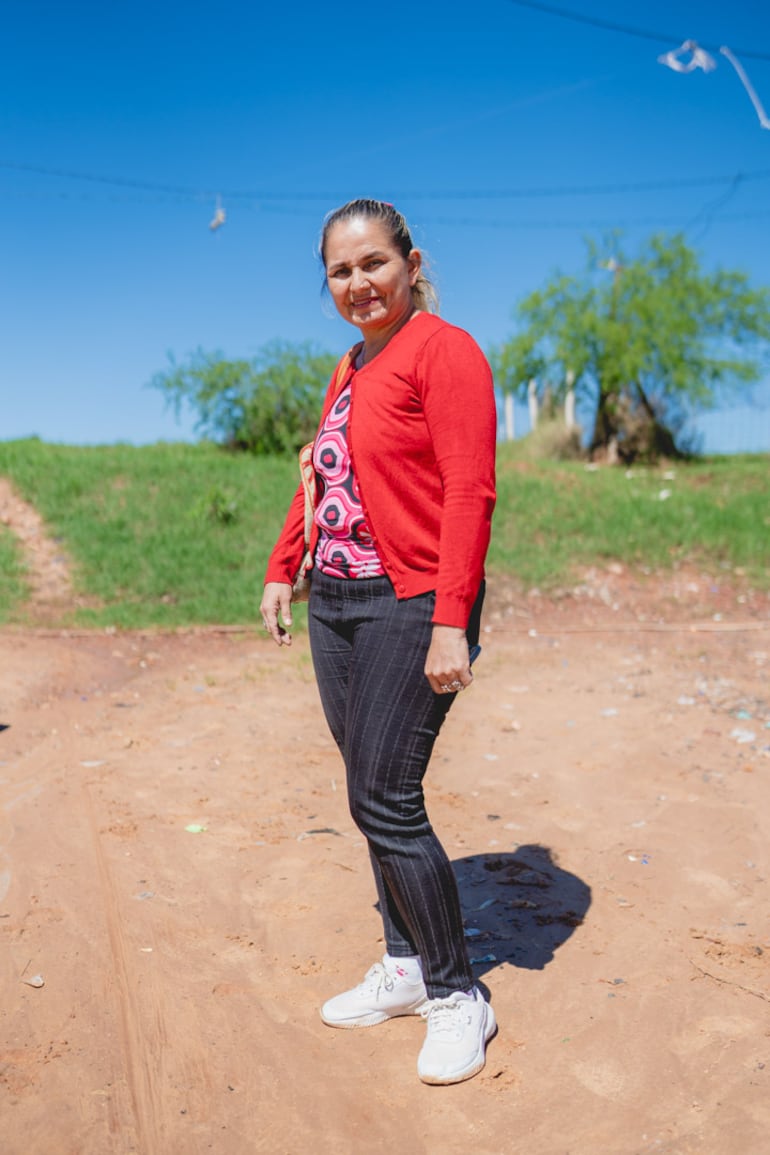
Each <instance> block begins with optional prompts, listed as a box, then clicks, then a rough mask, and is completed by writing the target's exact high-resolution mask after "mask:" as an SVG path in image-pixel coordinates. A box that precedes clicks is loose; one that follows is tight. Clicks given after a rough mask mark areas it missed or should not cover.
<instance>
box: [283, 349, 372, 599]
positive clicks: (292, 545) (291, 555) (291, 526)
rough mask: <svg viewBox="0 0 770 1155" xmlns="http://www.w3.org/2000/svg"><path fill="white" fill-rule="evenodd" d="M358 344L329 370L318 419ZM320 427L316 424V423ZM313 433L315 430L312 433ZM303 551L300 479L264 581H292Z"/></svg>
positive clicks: (314, 537)
mask: <svg viewBox="0 0 770 1155" xmlns="http://www.w3.org/2000/svg"><path fill="white" fill-rule="evenodd" d="M357 349H358V346H357V345H356V346H354V347H353V349H351V350H350V352H349V353H346V354H345V356H344V357H342V358H341V359H340V361H339V362H338V363H337V367H336V369H335V370H334V373H333V374H332V378H331V381H330V382H329V385H328V387H327V390H326V395H325V397H324V405H323V413H322V415H321V422H323V420H324V418H325V417H326V413H327V410H328V408H329V405H330V404H331V401H332V400H333V399H334V397H335V396H336V394H337V392H338V391H339V386H340V385H341V383H342V381H343V380H344V377H345V375H346V373H347V369H348V368H349V367H350V364H351V359H352V357H353V355H354V354H355V352H356V351H357ZM319 428H320V424H319ZM316 436H317V434H316ZM317 540H318V531H317V529H316V527H315V526H313V532H312V536H311V541H310V546H311V551H312V549H314V548H315V544H316V542H317ZM304 555H305V490H304V487H303V485H302V482H301V481H300V483H299V486H298V487H297V489H296V491H295V493H294V497H293V498H292V500H291V505H290V506H289V512H288V513H287V515H286V520H285V521H284V523H283V529H282V530H281V533H280V535H279V537H278V541H277V542H276V543H275V546H274V548H273V552H272V553H271V554H270V558H269V560H268V563H267V570H266V572H265V582H266V583H267V582H287V583H288V584H289V585H292V584H293V582H294V579H295V578H296V576H297V571H298V569H299V567H300V563H301V562H302V558H303V557H304Z"/></svg>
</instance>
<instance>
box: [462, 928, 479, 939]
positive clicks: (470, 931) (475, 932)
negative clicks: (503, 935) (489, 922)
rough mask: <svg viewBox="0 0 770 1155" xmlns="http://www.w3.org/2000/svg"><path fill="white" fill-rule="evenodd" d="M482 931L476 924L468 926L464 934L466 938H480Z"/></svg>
mask: <svg viewBox="0 0 770 1155" xmlns="http://www.w3.org/2000/svg"><path fill="white" fill-rule="evenodd" d="M481 933H482V932H481V931H480V930H479V929H478V927H475V926H466V928H465V930H464V931H463V934H464V935H465V937H466V938H478V936H479V935H480V934H481Z"/></svg>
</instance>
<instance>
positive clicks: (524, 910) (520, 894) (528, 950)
mask: <svg viewBox="0 0 770 1155" xmlns="http://www.w3.org/2000/svg"><path fill="white" fill-rule="evenodd" d="M453 866H454V870H455V874H456V876H457V885H458V887H459V890H460V901H461V904H462V908H463V917H464V921H465V935H466V942H467V945H468V952H469V954H470V957H471V961H472V965H473V971H474V974H475V975H477V976H480V975H483V974H486V973H487V972H488V971H490V970H492V969H493V968H494V967H496V966H501V965H502V964H503V963H506V962H508V963H511V964H512V965H513V966H516V967H524V968H526V969H527V970H542V969H543V968H544V967H545V966H546V965H547V964H548V963H549V962H550V961H551V959H552V958H553V956H554V952H555V951H556V950H557V949H558V947H560V946H561V945H562V943H564V942H566V941H567V939H568V938H569V936H570V935H571V934H572V933H573V931H574V930H575V928H576V927H579V926H580V925H581V923H582V922H583V919H584V917H585V913H586V911H587V910H588V907H589V906H590V905H591V888H590V887H589V886H587V885H586V884H585V883H584V882H583V881H582V879H580V878H578V877H577V875H575V874H570V873H569V872H568V871H566V870H562V868H561V867H560V866H558V865H557V863H556V862H555V861H554V857H553V855H552V853H551V851H550V850H549V849H548V847H547V846H539V845H538V844H537V843H533V844H530V845H527V846H520V847H519V848H518V850H516V851H515V852H514V853H512V854H474V855H471V856H470V857H469V858H460V859H457V860H456V861H455V862H454V863H453Z"/></svg>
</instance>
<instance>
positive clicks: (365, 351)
mask: <svg viewBox="0 0 770 1155" xmlns="http://www.w3.org/2000/svg"><path fill="white" fill-rule="evenodd" d="M419 311H420V310H419V309H412V311H411V313H408V314H407V315H406V316H405V317H403V318H402V319H401V320H400V321H399V322H398V324H396V325H393V326H392V327H391V328H390V329H388V330H387V332H384V333H371V334H367V333H362V334H361V335H362V337H363V339H364V343H363V345H362V347H361V351H360V353H359V354H358V356H357V357H356V368H357V369H360V368H361V367H362V366H363V365H368V364H369V362H370V361H372V360H373V359H374V358H375V357H376V356H377V354H378V353H381V352H382V350H383V349H384V348H385V346H386V345H387V344H388V342H389V341H390V340H392V338H393V337H395V335H396V333H398V332H399V330H400V329H403V327H404V325H406V324H407V323H408V322H409V321H411V320H412V318H413V317H416V316H417V314H418V313H419Z"/></svg>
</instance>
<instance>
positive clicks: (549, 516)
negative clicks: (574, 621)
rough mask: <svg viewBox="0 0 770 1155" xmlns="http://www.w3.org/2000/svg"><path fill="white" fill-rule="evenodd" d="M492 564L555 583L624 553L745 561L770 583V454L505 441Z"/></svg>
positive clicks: (659, 565)
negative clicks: (641, 458) (546, 449)
mask: <svg viewBox="0 0 770 1155" xmlns="http://www.w3.org/2000/svg"><path fill="white" fill-rule="evenodd" d="M498 490H499V497H498V506H497V510H496V513H495V522H494V527H493V534H492V545H491V548H490V553H489V565H490V568H492V569H497V570H500V571H505V572H507V573H509V574H512V575H513V576H514V577H516V578H518V579H519V580H520V581H522V582H523V583H524V584H526V585H537V586H540V587H542V588H544V589H548V588H549V587H550V588H553V587H555V586H557V585H560V584H563V583H565V582H568V581H569V580H570V576H571V574H572V572H573V571H574V569H575V568H576V567H582V566H586V565H592V564H597V563H602V562H609V561H611V560H613V561H619V562H622V563H623V564H625V565H629V566H638V567H650V568H653V569H667V568H671V567H672V566H674V565H677V564H681V563H683V562H691V563H693V564H696V565H699V566H701V567H702V568H703V569H705V570H706V571H709V572H713V573H717V572H719V571H720V570H723V569H725V568H729V569H736V568H737V569H740V570H743V571H745V574H746V576H747V577H748V578H749V580H750V581H751V582H752V583H753V584H755V585H756V586H758V587H759V588H762V589H767V588H768V587H770V576H769V574H770V532H769V530H770V503H769V502H768V458H767V457H766V456H764V455H756V456H743V457H729V458H728V457H721V458H709V459H704V460H702V461H700V462H697V463H692V464H687V465H677V466H676V467H675V468H646V469H645V468H640V469H637V468H635V469H632V470H628V471H624V470H623V469H617V468H614V469H610V468H602V469H595V470H594V469H588V468H586V466H585V465H582V464H578V463H566V462H565V463H556V462H538V463H537V464H536V465H533V464H528V463H527V462H526V461H524V460H522V459H521V458H520V457H519V456H518V455H517V453H516V447H515V443H514V445H513V446H506V445H503V446H501V447H500V453H499V458H498Z"/></svg>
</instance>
